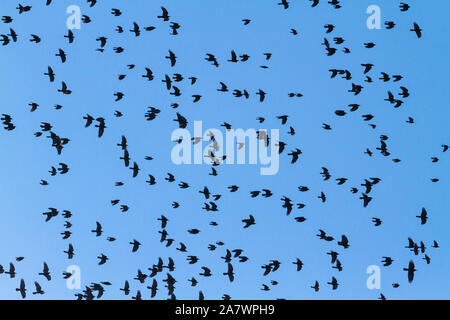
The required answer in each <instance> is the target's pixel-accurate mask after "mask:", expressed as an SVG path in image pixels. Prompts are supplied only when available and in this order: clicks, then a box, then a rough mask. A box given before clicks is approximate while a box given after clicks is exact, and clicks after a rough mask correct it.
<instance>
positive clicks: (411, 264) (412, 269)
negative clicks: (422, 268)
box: [403, 260, 417, 283]
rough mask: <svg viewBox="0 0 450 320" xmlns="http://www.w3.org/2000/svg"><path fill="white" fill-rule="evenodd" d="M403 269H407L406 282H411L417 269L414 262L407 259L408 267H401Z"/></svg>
mask: <svg viewBox="0 0 450 320" xmlns="http://www.w3.org/2000/svg"><path fill="white" fill-rule="evenodd" d="M403 270H404V271H408V282H409V283H411V282H413V280H414V272H415V271H417V270H416V269H415V266H414V262H412V260H411V261H409V264H408V268H403Z"/></svg>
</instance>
